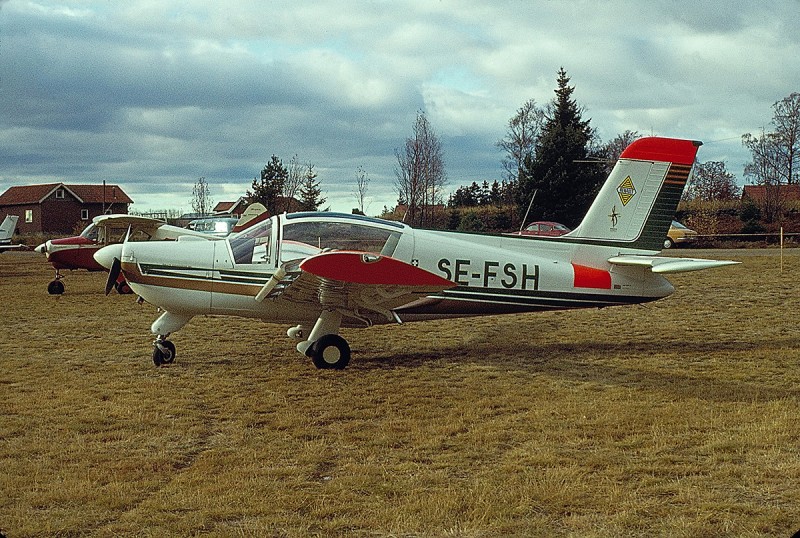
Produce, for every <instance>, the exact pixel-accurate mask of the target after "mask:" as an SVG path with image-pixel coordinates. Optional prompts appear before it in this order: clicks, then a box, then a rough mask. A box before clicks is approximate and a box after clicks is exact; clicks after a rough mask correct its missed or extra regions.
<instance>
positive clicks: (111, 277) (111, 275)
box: [106, 258, 122, 295]
mask: <svg viewBox="0 0 800 538" xmlns="http://www.w3.org/2000/svg"><path fill="white" fill-rule="evenodd" d="M121 270H122V262H121V261H119V258H114V261H113V262H111V269H109V270H108V280H106V295H108V294H109V293H111V289H112V288H113V287H114V284H116V283H117V277H119V272H120V271H121Z"/></svg>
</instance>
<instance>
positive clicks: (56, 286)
mask: <svg viewBox="0 0 800 538" xmlns="http://www.w3.org/2000/svg"><path fill="white" fill-rule="evenodd" d="M47 293H49V294H50V295H62V294H63V293H64V283H63V282H61V281H60V280H53V281H52V282H50V284H48V285H47Z"/></svg>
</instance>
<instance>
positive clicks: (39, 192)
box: [0, 183, 133, 205]
mask: <svg viewBox="0 0 800 538" xmlns="http://www.w3.org/2000/svg"><path fill="white" fill-rule="evenodd" d="M58 188H63V189H65V190H67V191H69V193H70V194H72V196H74V197H75V198H76V199H77V200H78V201H79V202H81V203H84V204H102V203H106V204H110V203H119V204H132V203H133V200H131V198H130V197H129V196H128V195H127V194H125V191H123V190H122V188H120V186H119V185H111V184H106V185H105V197H104V196H103V185H66V184H64V183H46V184H42V185H24V186H15V187H9V189H8V190H7V191H6V192H4V193H3V194H0V205H23V204H40V203H42V202H43V201H44V200H45V198H47V197H48V196H50V195H51V194H52V193H53V192H54V191H55V190H56V189H58Z"/></svg>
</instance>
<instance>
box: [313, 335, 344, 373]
mask: <svg viewBox="0 0 800 538" xmlns="http://www.w3.org/2000/svg"><path fill="white" fill-rule="evenodd" d="M309 351H310V353H309V355H310V356H311V360H312V361H313V362H314V366H316V367H317V368H320V369H322V370H344V369H345V367H346V366H347V364H348V363H349V362H350V345H349V344H348V343H347V340H345V339H344V338H342V337H341V336H339V335H338V334H326V335H325V336H323V337H322V338H320V339H319V340H317V341H316V342H314V344H312V346H311V347H310V348H309Z"/></svg>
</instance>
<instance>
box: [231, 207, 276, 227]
mask: <svg viewBox="0 0 800 538" xmlns="http://www.w3.org/2000/svg"><path fill="white" fill-rule="evenodd" d="M267 218H269V213H268V212H267V208H266V207H264V205H263V204H259V203H257V202H256V203H255V204H250V205H249V206H248V207H247V209H245V211H244V213H242V216H241V217H239V221H238V222H237V223H236V226H234V227H233V230H231V233H238V232H241V231H242V230H244V229H245V228H249V227H250V226H252V225H253V224H257V223H259V222H261V221H262V220H266V219H267Z"/></svg>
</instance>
